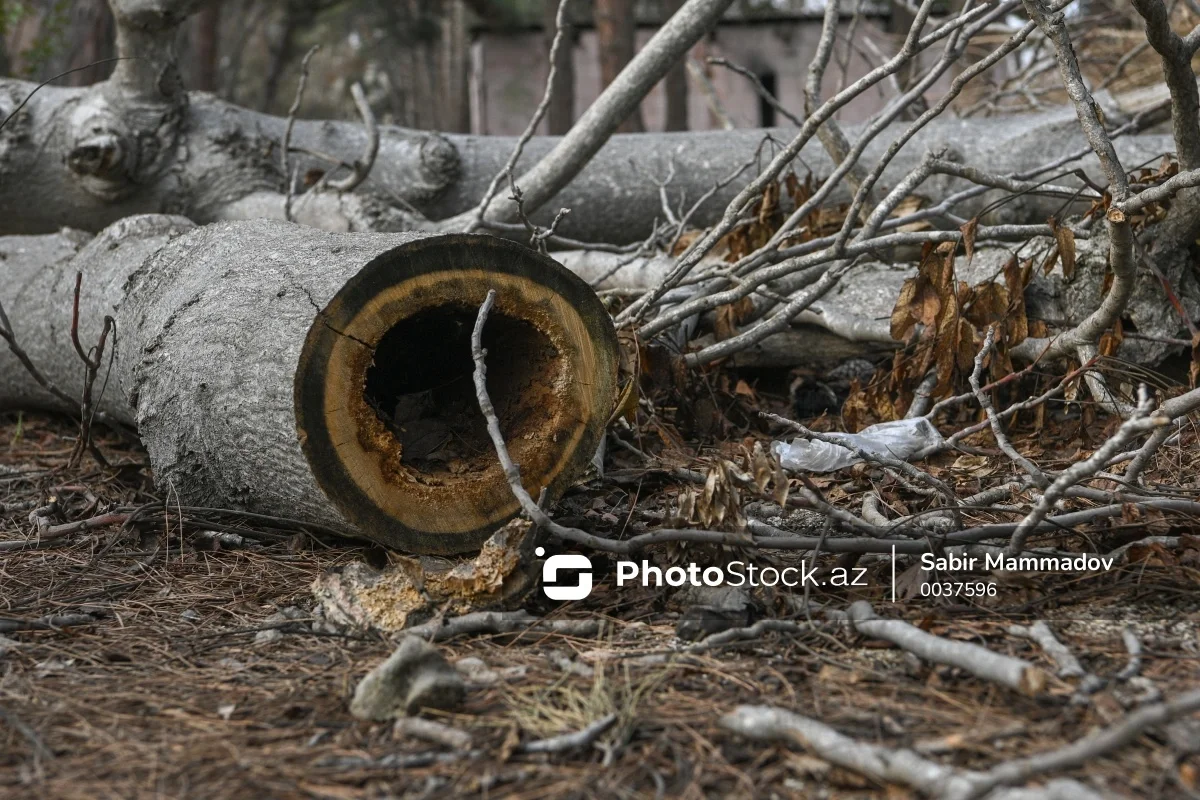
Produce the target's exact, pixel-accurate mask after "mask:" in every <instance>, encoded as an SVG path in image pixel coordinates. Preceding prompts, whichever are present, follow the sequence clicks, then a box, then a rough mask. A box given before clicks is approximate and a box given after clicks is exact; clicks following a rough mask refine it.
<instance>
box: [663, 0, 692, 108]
mask: <svg viewBox="0 0 1200 800" xmlns="http://www.w3.org/2000/svg"><path fill="white" fill-rule="evenodd" d="M682 5H683V0H663V19H664V20H666V19H669V18H670V17H672V16H674V14H675V12H676V11H678V10H679V7H680V6H682ZM663 94H664V95H665V96H666V107H667V109H666V115H665V122H664V124H663V130H667V131H686V130H687V129H688V78H687V61H686V60H684V59H681V60H680V61H679V63H678V64H676V65H675V66H673V67H671V71H670V72H668V73H667V77H665V78H663Z"/></svg>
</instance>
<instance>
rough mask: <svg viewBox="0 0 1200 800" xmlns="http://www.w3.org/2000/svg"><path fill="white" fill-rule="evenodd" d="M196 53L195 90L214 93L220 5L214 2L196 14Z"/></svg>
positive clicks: (217, 79)
mask: <svg viewBox="0 0 1200 800" xmlns="http://www.w3.org/2000/svg"><path fill="white" fill-rule="evenodd" d="M193 35H194V37H195V39H194V42H195V43H194V45H193V47H194V48H195V52H196V73H195V76H196V88H197V89H200V90H201V91H204V92H215V91H217V89H218V87H219V86H220V79H219V78H220V66H221V60H220V47H219V43H220V39H221V3H220V0H214V2H210V3H209V4H208V5H206V6H204V8H202V9H200V11H199V13H197V14H196V22H195V28H194V29H193Z"/></svg>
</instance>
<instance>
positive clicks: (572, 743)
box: [517, 714, 617, 753]
mask: <svg viewBox="0 0 1200 800" xmlns="http://www.w3.org/2000/svg"><path fill="white" fill-rule="evenodd" d="M616 721H617V715H616V714H606V715H605V716H603V717H601V718H600V719H598V720H596V721H595V722H593V723H592V724H590V725H588V726H587V727H586V728H583V729H581V730H578V731H576V732H574V733H564V734H561V735H559V736H551V737H550V738H549V739H538V740H536V741H532V742H526V743H525V744H522V745H518V746H517V750H518V751H519V752H521V753H563V752H566V751H568V750H582V749H583V748H585V747H590V746H591V744H592V742H594V741H596V740H597V739H599V738H600V737H601V736H602V735H603V734H604V732H605V731H607V730H608V729H609V728H611V727H612V726H613V725H614V724H616Z"/></svg>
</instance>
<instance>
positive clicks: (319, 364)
mask: <svg viewBox="0 0 1200 800" xmlns="http://www.w3.org/2000/svg"><path fill="white" fill-rule="evenodd" d="M37 239H42V241H37ZM3 241H4V245H3V246H4V247H6V248H9V249H14V250H15V249H20V248H22V247H23V249H24V250H25V251H26V253H25V254H24V255H23V257H21V258H10V259H7V260H5V261H2V262H0V270H3V274H4V280H3V282H0V293H2V294H0V302H3V303H4V305H5V307H6V309H7V310H8V316H9V318H10V320H11V321H12V325H13V327H14V329H15V332H16V335H17V338H18V341H19V342H22V343H23V344H25V345H27V346H28V348H29V350H30V351H31V353H36V354H37V356H38V357H39V359H40V362H41V365H43V366H44V368H45V370H46V372H47V373H48V374H49V375H50V376H52V379H53V380H55V381H58V382H61V385H60V388H62V389H63V390H64V391H66V392H69V393H77V392H78V391H79V389H80V378H81V373H82V367H81V365H80V364H79V361H78V357H77V356H76V354H75V353H74V350H73V348H72V347H71V346H70V344H69V340H67V339H64V333H63V332H64V331H69V328H70V316H71V294H72V291H73V287H74V276H75V272H76V271H77V270H78V271H81V272H82V273H83V275H84V278H83V293H82V296H83V297H85V298H86V300H85V301H84V302H82V303H81V314H82V316H83V319H82V320H81V337H82V338H83V341H85V342H89V341H94V335H95V332H96V331H98V329H99V328H98V324H99V323H98V322H97V317H98V316H102V315H103V313H109V314H112V313H114V312H113V309H115V316H116V319H117V324H118V327H117V329H118V331H119V344H118V347H117V355H116V366H115V380H114V381H110V382H109V387H108V390H107V391H106V392H105V393H104V395H103V396H102V397H101V398H99V403H100V406H101V408H103V409H104V410H105V411H106V412H109V413H111V414H113V415H114V416H116V417H118V418H123V419H127V420H130V421H133V422H135V423H136V425H137V427H138V432H139V435H140V436H141V438H142V441H143V442H144V444H145V445H146V448H147V450H148V452H149V454H150V458H151V463H152V466H153V468H154V473H155V478H156V480H157V482H158V484H159V486H160V489H161V490H163V491H164V492H167V493H169V494H170V495H171V496H172V497H174V496H175V495H178V497H179V499H180V500H181V501H182V502H184V503H185V504H192V505H201V506H209V505H215V506H224V507H234V508H241V509H245V510H248V511H254V512H258V513H265V514H272V515H277V516H282V517H289V518H293V519H301V520H308V521H312V522H314V523H320V524H322V525H325V526H329V527H332V528H336V529H339V530H343V531H345V532H347V533H349V534H352V535H358V536H362V537H365V538H368V539H372V540H374V541H377V542H380V543H382V544H385V545H387V546H390V547H394V548H397V549H403V550H410V551H416V552H424V553H453V552H464V551H467V550H471V549H475V548H477V547H478V546H479V545H480V544H481V543H482V542H483V541H484V540H485V539H486V538H487V536H488V535H489V534H490V533H491V532H492V531H494V530H495V529H496V528H497V527H498V526H499V525H501V524H503V523H504V522H505V521H507V520H508V519H510V518H511V517H512V516H514V515H515V513H516V512H517V509H518V507H517V504H516V501H515V499H514V498H513V496H512V493H511V492H510V491H509V489H508V485H507V483H506V480H505V477H504V474H503V472H502V470H501V468H500V465H499V463H498V462H497V460H496V458H495V454H494V452H493V451H492V448H491V445H490V442H489V440H488V437H487V433H486V428H485V421H484V419H483V416H482V414H480V412H479V410H478V407H477V404H476V403H475V400H474V392H473V388H472V381H471V370H472V361H471V353H470V334H471V327H472V321H473V319H474V314H475V310H476V308H477V307H478V305H479V303H481V302H482V300H483V298H484V297H485V296H486V294H487V291H488V290H489V289H496V290H497V314H496V315H495V317H494V320H493V321H492V322H490V323H489V324H488V328H487V330H486V331H485V344H486V345H487V347H488V348H489V350H490V352H489V361H490V364H491V365H492V369H491V373H490V376H489V384H490V387H491V391H492V392H493V396H494V397H495V398H496V399H497V407H498V411H499V414H500V417H501V420H502V423H503V426H504V429H505V436H506V438H507V439H508V441H510V442H511V443H512V444H511V446H512V448H513V450H514V457H515V459H516V460H517V461H518V463H520V465H521V470H522V475H523V476H524V477H525V480H526V485H527V487H528V488H529V490H530V492H532V493H533V494H534V495H537V494H538V493H539V492H540V491H541V490H542V489H543V488H545V489H546V490H547V493H548V495H549V496H550V497H552V498H553V497H556V496H557V495H559V494H560V493H561V492H562V491H563V490H564V489H566V488H567V487H568V486H569V485H570V483H571V482H572V481H573V480H574V479H576V478H577V477H578V476H579V474H580V473H581V471H582V470H583V469H584V468H585V467H586V465H587V464H588V463H589V462H590V459H591V457H592V455H593V454H594V452H595V449H596V447H597V446H598V444H599V441H600V438H601V437H602V435H603V431H604V428H605V425H606V423H607V421H608V418H609V415H610V414H611V412H612V409H613V406H614V403H615V400H616V364H617V344H616V335H615V332H614V330H613V328H612V324H611V321H610V319H609V317H608V314H607V313H606V312H605V310H604V308H603V306H602V305H601V304H600V302H599V300H598V299H597V298H596V296H595V295H594V294H593V293H592V291H591V290H590V289H589V288H588V287H587V285H586V284H584V283H583V282H582V281H580V280H579V279H578V278H576V277H575V276H574V275H572V274H571V273H569V272H567V271H566V270H564V269H562V268H561V267H560V266H558V265H557V264H556V263H554V262H553V261H551V260H550V259H548V258H546V257H545V256H541V255H539V254H537V253H536V252H534V251H532V250H530V249H528V248H525V247H523V246H521V245H518V244H515V243H512V242H508V241H505V240H503V239H498V238H495V237H491V236H485V235H461V234H452V235H430V234H413V233H409V234H373V235H362V234H356V235H344V234H331V233H327V232H323V231H319V230H315V229H312V228H307V227H303V226H299V225H292V224H286V223H280V222H274V221H268V220H260V221H254V222H242V223H218V224H214V225H210V226H206V227H192V226H191V225H190V223H188V222H187V221H186V220H183V219H182V218H177V217H176V218H173V217H160V216H143V217H135V218H130V219H128V220H125V221H122V222H121V223H119V224H118V225H116V226H113V228H111V229H109V230H106V231H105V232H103V233H102V234H101V235H100V236H98V237H97V238H96V239H95V240H94V241H93V242H91V243H89V244H88V245H86V246H84V247H82V248H81V249H79V250H78V253H76V254H75V255H74V257H73V258H68V257H67V256H69V255H70V251H71V250H72V248H73V247H77V246H78V242H77V239H75V238H73V235H72V234H57V235H54V236H51V237H37V238H36V239H35V237H14V238H12V239H6V240H3ZM39 253H40V254H43V255H49V256H50V258H51V260H50V261H49V262H47V261H41V263H40V264H39V263H37V262H38V261H39V258H38V255H39ZM147 256H148V257H147ZM68 287H69V288H68ZM67 335H68V336H69V333H68V334H67ZM89 337H91V339H90V340H89ZM0 376H3V377H2V379H0V407H3V406H13V405H16V404H21V405H30V404H31V403H33V402H35V401H37V400H38V399H39V396H40V398H41V399H42V400H45V395H44V394H39V391H38V390H37V388H36V387H35V386H34V385H32V384H31V382H30V379H29V378H28V376H27V375H25V374H24V372H23V370H22V369H21V367H20V365H19V364H17V363H16V361H15V359H14V358H13V356H12V355H11V354H10V353H9V352H8V351H7V350H3V351H0ZM114 384H115V385H114Z"/></svg>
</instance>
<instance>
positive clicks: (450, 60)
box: [438, 0, 471, 133]
mask: <svg viewBox="0 0 1200 800" xmlns="http://www.w3.org/2000/svg"><path fill="white" fill-rule="evenodd" d="M441 52H442V65H441V67H442V68H441V75H440V78H441V82H442V84H443V91H442V92H441V93H440V94H441V97H442V103H443V105H442V112H443V113H442V119H441V124H440V125H439V126H438V127H439V128H440V129H441V130H443V131H447V132H449V133H470V132H471V105H470V99H469V95H468V93H467V73H468V71H469V70H468V67H469V64H470V58H471V53H470V41H469V35H468V31H467V9H466V5H465V4H464V3H463V2H462V0H452V2H451V3H449V4H448V6H447V9H446V16H445V17H443V19H442V51H441Z"/></svg>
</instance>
